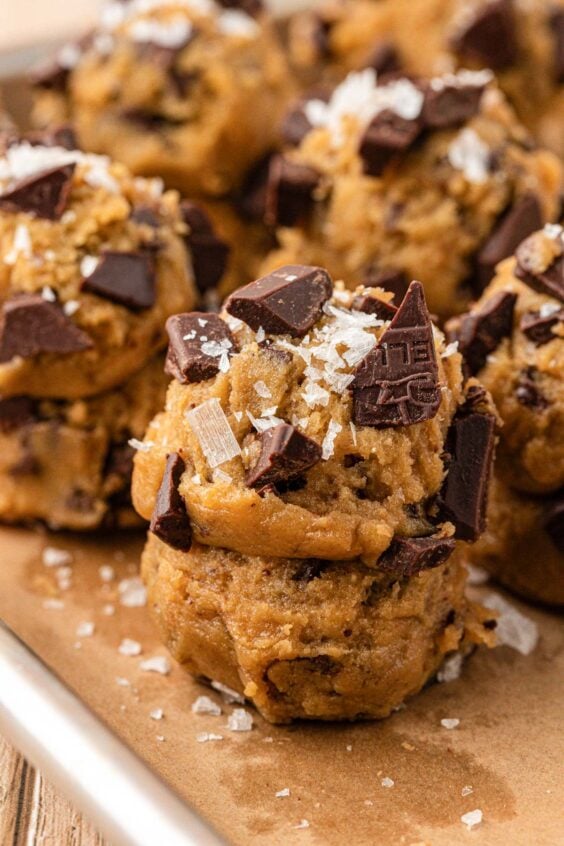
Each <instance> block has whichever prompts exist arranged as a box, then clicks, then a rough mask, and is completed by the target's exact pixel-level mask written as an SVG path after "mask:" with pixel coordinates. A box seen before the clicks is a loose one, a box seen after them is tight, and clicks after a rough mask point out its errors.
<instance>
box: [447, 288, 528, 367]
mask: <svg viewBox="0 0 564 846" xmlns="http://www.w3.org/2000/svg"><path fill="white" fill-rule="evenodd" d="M516 302H517V294H513V293H511V292H509V291H498V292H497V293H496V294H493V296H491V297H490V298H489V299H488V300H486V302H485V303H484V304H483V305H482V307H481V308H480V309H479V310H478V311H474V312H470V313H469V314H465V315H463V316H462V317H461V318H460V319H459V320H458V321H456V320H455V321H454V325H455V326H457V328H456V329H455V331H454V332H452V333H451V332H449V331H448V327H447V334H448V337H449V340H457V341H458V350H459V352H460V353H461V354H462V356H463V357H464V360H465V362H466V365H467V367H468V370H469V372H470V374H472V375H474V374H475V373H478V371H479V370H481V369H482V367H483V366H484V364H485V363H486V360H487V358H488V356H489V355H490V353H492V352H493V351H494V350H496V349H497V348H498V346H499V345H500V343H501V342H502V340H503V339H504V338H507V337H509V335H511V331H512V329H513V312H514V311H515V303H516Z"/></svg>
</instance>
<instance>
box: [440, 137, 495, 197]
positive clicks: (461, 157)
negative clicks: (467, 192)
mask: <svg viewBox="0 0 564 846" xmlns="http://www.w3.org/2000/svg"><path fill="white" fill-rule="evenodd" d="M448 160H449V162H450V164H451V165H452V166H453V167H454V168H456V170H460V171H462V173H463V174H464V176H465V177H466V179H467V180H468V182H473V183H475V184H478V185H479V184H481V183H483V182H485V181H486V180H487V178H488V174H489V168H490V150H489V147H488V146H487V144H485V143H484V142H483V141H482V139H481V138H480V136H479V135H478V134H477V133H476V132H475V131H474V130H473V129H463V130H462V131H461V132H459V133H458V135H457V136H456V138H455V139H454V141H452V143H451V145H450V147H449V148H448Z"/></svg>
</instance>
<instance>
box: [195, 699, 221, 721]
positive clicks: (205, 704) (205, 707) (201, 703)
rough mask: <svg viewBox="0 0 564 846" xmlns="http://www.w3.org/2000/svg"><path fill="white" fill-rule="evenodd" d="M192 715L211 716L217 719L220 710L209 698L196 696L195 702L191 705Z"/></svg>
mask: <svg viewBox="0 0 564 846" xmlns="http://www.w3.org/2000/svg"><path fill="white" fill-rule="evenodd" d="M192 713H193V714H212V716H214V717H219V716H220V714H221V708H220V707H219V705H218V704H217V702H214V701H213V699H210V697H209V696H198V698H197V699H196V701H195V702H193V703H192Z"/></svg>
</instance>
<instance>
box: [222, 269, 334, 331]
mask: <svg viewBox="0 0 564 846" xmlns="http://www.w3.org/2000/svg"><path fill="white" fill-rule="evenodd" d="M332 293H333V283H332V281H331V277H330V276H329V274H328V273H327V271H326V270H323V268H321V267H309V266H307V265H299V264H297V265H294V264H289V265H285V266H284V267H281V268H279V269H278V270H275V271H274V272H273V273H270V274H269V275H268V276H263V277H262V278H261V279H258V280H257V281H256V282H251V283H250V285H246V286H245V287H244V288H239V290H238V291H235V293H234V294H231V296H230V297H229V299H228V300H227V302H226V304H225V308H226V309H227V311H228V312H229V314H232V315H233V316H234V317H238V318H239V319H240V320H242V321H243V322H244V323H246V324H247V325H248V326H250V327H251V329H254V330H255V332H256V331H257V330H258V329H260V328H261V327H262V328H263V329H264V331H265V332H266V333H267V334H270V335H292V336H293V337H296V338H303V336H304V335H305V334H306V332H308V330H309V329H311V327H312V326H313V325H314V323H315V322H316V321H317V320H318V318H319V317H320V315H321V311H322V308H323V305H324V304H325V303H326V302H327V300H328V299H330V297H331V294H332Z"/></svg>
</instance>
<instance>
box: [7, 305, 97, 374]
mask: <svg viewBox="0 0 564 846" xmlns="http://www.w3.org/2000/svg"><path fill="white" fill-rule="evenodd" d="M92 346H93V343H92V339H91V338H90V337H89V336H88V335H87V334H86V332H83V331H82V329H79V328H78V326H75V324H74V323H73V322H72V321H71V320H70V319H69V318H68V317H67V316H66V314H65V313H64V311H63V310H62V308H61V307H60V306H59V305H58V304H57V303H52V302H48V301H47V300H44V299H43V297H42V296H40V295H39V294H19V295H18V296H16V297H12V299H10V300H7V301H6V302H5V303H4V305H3V306H2V313H1V316H0V362H2V363H3V362H6V361H11V360H12V359H13V358H15V357H16V356H20V357H21V358H32V357H33V356H35V355H39V353H74V352H82V351H83V350H88V349H91V347H92Z"/></svg>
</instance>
